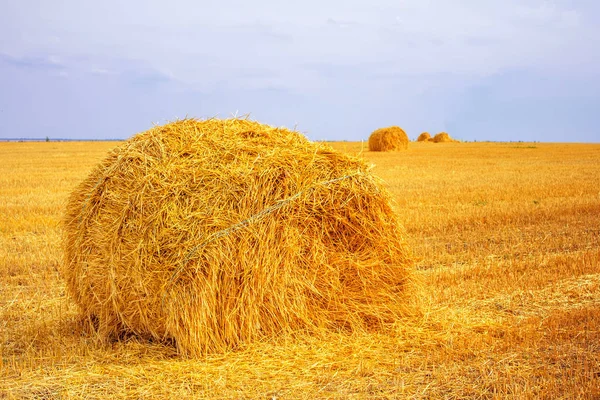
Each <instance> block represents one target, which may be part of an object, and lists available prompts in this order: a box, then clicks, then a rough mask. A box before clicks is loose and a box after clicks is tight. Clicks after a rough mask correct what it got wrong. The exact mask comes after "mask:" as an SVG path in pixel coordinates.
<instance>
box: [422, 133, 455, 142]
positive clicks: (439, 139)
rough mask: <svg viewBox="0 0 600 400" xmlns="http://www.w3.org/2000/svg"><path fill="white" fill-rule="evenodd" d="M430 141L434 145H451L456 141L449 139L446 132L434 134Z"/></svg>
mask: <svg viewBox="0 0 600 400" xmlns="http://www.w3.org/2000/svg"><path fill="white" fill-rule="evenodd" d="M428 140H429V139H428ZM431 141H432V142H434V143H451V142H456V140H454V139H452V138H451V137H450V135H448V134H447V133H446V132H440V133H436V135H435V136H434V137H433V138H431Z"/></svg>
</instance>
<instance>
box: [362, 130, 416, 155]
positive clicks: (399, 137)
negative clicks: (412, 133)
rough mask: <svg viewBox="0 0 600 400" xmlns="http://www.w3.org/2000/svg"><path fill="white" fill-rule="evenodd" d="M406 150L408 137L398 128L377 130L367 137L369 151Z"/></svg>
mask: <svg viewBox="0 0 600 400" xmlns="http://www.w3.org/2000/svg"><path fill="white" fill-rule="evenodd" d="M407 148H408V135H407V134H406V132H404V130H403V129H402V128H400V127H398V126H389V127H387V128H379V129H377V130H375V131H374V132H373V133H371V136H369V150H370V151H394V150H406V149H407Z"/></svg>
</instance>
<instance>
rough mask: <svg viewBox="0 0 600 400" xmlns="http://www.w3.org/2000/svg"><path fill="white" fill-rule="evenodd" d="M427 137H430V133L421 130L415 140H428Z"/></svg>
mask: <svg viewBox="0 0 600 400" xmlns="http://www.w3.org/2000/svg"><path fill="white" fill-rule="evenodd" d="M429 139H431V135H430V134H429V132H423V133H421V134H420V135H419V137H418V138H417V142H427V141H429Z"/></svg>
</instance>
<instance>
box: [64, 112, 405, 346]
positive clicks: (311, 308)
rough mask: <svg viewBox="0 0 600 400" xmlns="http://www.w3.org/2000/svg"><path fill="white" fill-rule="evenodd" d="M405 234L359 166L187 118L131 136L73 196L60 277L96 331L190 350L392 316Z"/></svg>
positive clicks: (265, 131) (222, 123)
mask: <svg viewBox="0 0 600 400" xmlns="http://www.w3.org/2000/svg"><path fill="white" fill-rule="evenodd" d="M402 237H403V231H402V229H401V227H400V225H399V223H398V219H397V216H396V214H395V213H394V212H393V210H392V207H391V206H390V197H389V195H388V193H387V191H386V190H385V189H384V188H383V187H382V186H381V184H380V183H379V182H378V181H377V180H376V179H375V178H374V177H373V176H371V175H370V173H369V172H368V167H367V165H366V164H365V163H364V162H363V161H361V160H359V159H357V158H353V157H350V156H348V155H345V154H341V153H338V152H336V151H334V150H333V149H331V148H330V147H329V146H327V145H325V144H321V143H313V142H310V141H308V140H307V139H306V138H305V137H304V136H302V135H301V134H299V133H297V132H293V131H289V130H286V129H283V128H273V127H270V126H267V125H261V124H259V123H257V122H253V121H249V120H245V119H229V120H218V119H209V120H195V119H186V120H182V121H177V122H173V123H170V124H167V125H165V126H158V127H155V128H153V129H150V130H149V131H146V132H143V133H140V134H137V135H135V136H133V137H132V138H130V139H129V140H127V141H126V142H124V143H123V144H122V145H121V146H119V147H118V148H116V149H115V150H113V151H112V152H111V153H110V154H109V155H108V157H107V158H106V159H105V160H104V161H103V162H101V163H100V164H99V165H98V166H97V167H96V168H95V169H94V170H93V171H92V172H91V174H90V175H89V177H88V178H87V179H85V181H84V182H82V183H81V185H80V186H79V187H77V188H76V189H75V190H74V192H73V193H72V194H71V197H70V199H69V202H68V206H67V212H66V216H65V240H64V242H65V268H64V274H65V276H66V281H67V288H68V292H69V294H70V296H71V297H72V298H73V299H74V301H75V302H76V303H77V305H78V306H79V308H80V310H81V314H82V316H83V317H84V319H85V320H88V321H91V322H90V325H93V327H94V329H96V330H97V333H98V336H99V337H101V338H103V339H114V338H118V337H121V336H122V335H124V334H135V335H140V336H142V337H149V338H154V339H158V340H167V339H168V340H174V341H175V343H176V344H177V347H178V349H179V351H180V352H181V353H183V354H186V355H190V356H198V355H202V354H206V353H211V352H221V351H225V350H227V349H231V348H235V347H238V346H239V345H241V344H244V343H248V342H251V341H254V340H260V339H261V338H266V337H273V336H275V335H279V334H286V333H290V334H296V333H297V332H314V331H316V330H320V329H323V328H327V329H348V330H350V331H355V330H362V329H380V328H381V327H383V326H385V325H386V324H387V323H390V322H393V321H394V320H395V319H397V318H398V316H399V315H400V314H401V311H402V301H399V296H401V295H402V293H403V291H404V288H405V285H406V282H407V267H408V265H409V255H408V251H407V248H406V246H405V244H404V242H403V239H402Z"/></svg>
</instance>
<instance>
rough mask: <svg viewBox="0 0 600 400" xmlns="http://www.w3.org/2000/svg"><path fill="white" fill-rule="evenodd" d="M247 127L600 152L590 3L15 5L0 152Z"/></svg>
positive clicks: (137, 0) (2, 85)
mask: <svg viewBox="0 0 600 400" xmlns="http://www.w3.org/2000/svg"><path fill="white" fill-rule="evenodd" d="M235 113H237V114H238V115H243V114H248V113H249V114H250V115H251V118H253V119H256V120H258V121H260V122H263V123H268V124H271V125H278V126H279V125H284V126H287V127H290V128H294V127H297V129H298V130H300V131H302V132H304V133H305V134H306V135H307V136H308V137H309V138H311V139H314V140H362V139H366V138H367V137H368V136H369V134H370V132H371V131H373V130H374V129H376V128H379V127H383V126H388V125H400V126H401V127H403V128H404V129H405V130H406V131H407V133H408V134H409V136H410V137H411V138H415V137H416V136H417V135H418V134H419V133H420V132H423V131H429V132H431V133H436V132H439V131H443V130H445V131H448V132H449V133H450V134H451V135H452V136H454V137H456V138H459V139H463V140H496V141H505V140H506V141H508V140H523V141H534V140H539V141H560V142H565V141H569V142H572V141H579V142H600V2H598V1H597V0H579V1H578V0H570V1H568V0H389V1H388V0H370V1H366V0H360V1H359V0H331V1H327V0H303V1H296V2H285V1H275V0H254V1H247V0H246V1H240V0H230V1H226V0H221V1H210V2H209V1H193V0H170V1H164V0H161V1H157V0H143V1H142V0H128V1H115V0H103V1H85V0H57V1H44V0H38V1H35V0H19V1H12V2H8V1H3V2H2V4H1V5H0V138H45V137H46V136H48V137H50V138H81V139H111V138H127V137H129V136H131V135H133V134H135V133H137V132H140V131H143V130H146V129H148V128H149V127H151V126H152V124H153V123H161V124H162V123H164V122H166V121H169V120H174V119H176V118H181V117H185V116H191V117H200V118H203V117H211V116H219V117H228V116H230V115H232V114H235Z"/></svg>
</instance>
